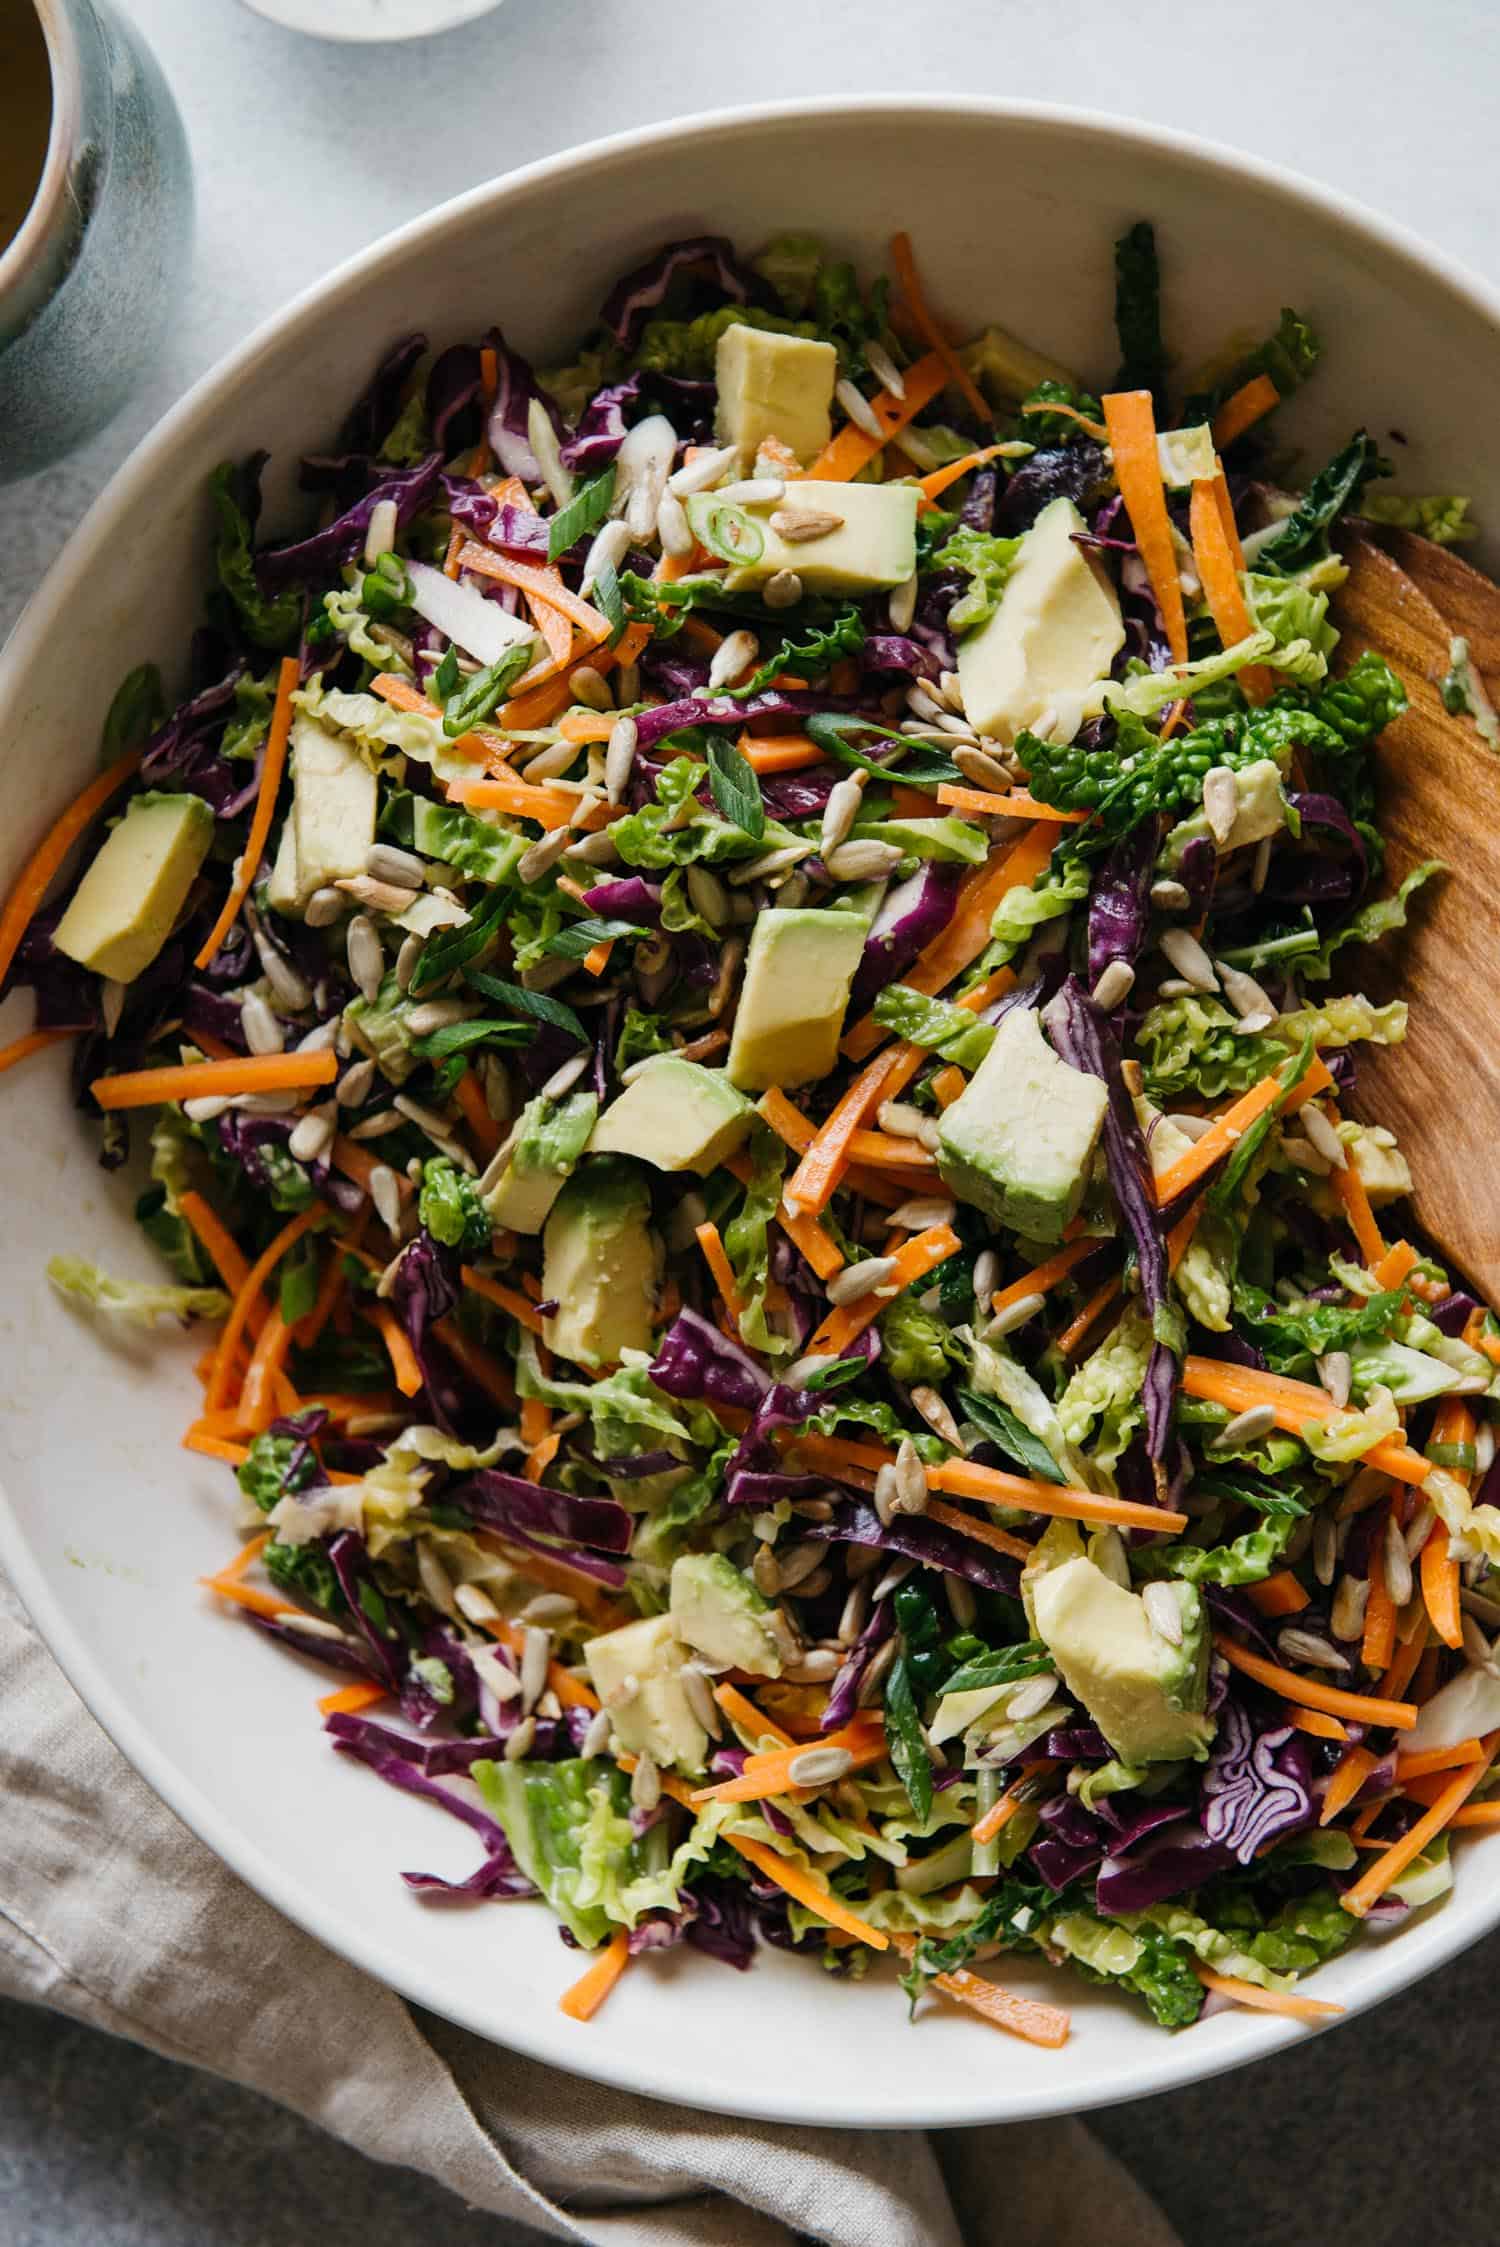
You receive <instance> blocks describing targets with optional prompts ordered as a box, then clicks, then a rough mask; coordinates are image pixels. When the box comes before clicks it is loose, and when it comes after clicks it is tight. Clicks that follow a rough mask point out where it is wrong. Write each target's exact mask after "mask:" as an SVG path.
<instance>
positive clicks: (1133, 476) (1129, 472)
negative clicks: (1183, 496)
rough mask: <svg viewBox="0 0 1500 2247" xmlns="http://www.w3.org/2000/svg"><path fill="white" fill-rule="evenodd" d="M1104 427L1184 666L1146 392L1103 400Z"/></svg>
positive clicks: (1173, 557)
mask: <svg viewBox="0 0 1500 2247" xmlns="http://www.w3.org/2000/svg"><path fill="white" fill-rule="evenodd" d="M1103 405H1104V426H1105V428H1106V429H1107V431H1108V432H1109V442H1110V448H1111V450H1112V451H1113V453H1114V456H1115V481H1116V483H1117V484H1118V485H1119V487H1120V497H1121V498H1122V499H1123V500H1124V502H1125V506H1126V509H1127V511H1128V513H1129V515H1130V523H1131V528H1132V530H1133V531H1134V532H1135V542H1136V545H1137V546H1138V547H1139V549H1140V556H1141V560H1142V561H1143V562H1144V563H1145V565H1146V575H1147V577H1148V578H1149V579H1150V581H1151V590H1152V592H1153V593H1154V594H1155V596H1156V605H1157V607H1158V608H1159V609H1160V611H1161V615H1162V622H1163V623H1164V624H1165V626H1166V631H1167V644H1168V646H1169V647H1170V648H1171V650H1172V661H1173V662H1174V663H1186V661H1187V653H1188V644H1187V618H1186V616H1185V614H1184V612H1183V606H1182V586H1181V584H1180V582H1179V580H1178V576H1177V552H1176V548H1175V547H1174V545H1173V543H1172V524H1171V519H1170V517H1169V516H1168V514H1167V495H1166V492H1165V491H1164V490H1163V488H1162V480H1161V461H1160V459H1159V457H1158V455H1157V450H1156V416H1155V414H1154V413H1153V411H1152V407H1151V393H1150V391H1149V390H1115V391H1111V392H1108V393H1107V394H1106V396H1105V398H1104V400H1103Z"/></svg>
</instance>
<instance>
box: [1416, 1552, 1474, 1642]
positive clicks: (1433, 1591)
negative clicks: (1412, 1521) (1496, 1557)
mask: <svg viewBox="0 0 1500 2247" xmlns="http://www.w3.org/2000/svg"><path fill="white" fill-rule="evenodd" d="M1422 1600H1423V1604H1424V1605H1425V1607H1426V1609H1427V1613H1428V1615H1429V1616H1430V1617H1431V1619H1432V1627H1433V1629H1434V1630H1435V1631H1436V1632H1437V1635H1438V1637H1439V1638H1440V1639H1441V1640H1442V1641H1443V1643H1444V1645H1445V1646H1462V1645H1463V1642H1464V1626H1463V1612H1462V1610H1461V1609H1460V1607H1459V1604H1458V1562H1457V1561H1456V1560H1453V1559H1451V1558H1450V1557H1449V1553H1448V1531H1447V1529H1446V1527H1445V1526H1444V1524H1443V1523H1442V1522H1437V1523H1435V1524H1434V1527H1433V1531H1432V1534H1431V1536H1430V1537H1429V1538H1428V1540H1427V1542H1426V1544H1425V1545H1424V1546H1423V1547H1422Z"/></svg>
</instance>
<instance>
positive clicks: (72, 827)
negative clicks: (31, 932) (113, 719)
mask: <svg viewBox="0 0 1500 2247" xmlns="http://www.w3.org/2000/svg"><path fill="white" fill-rule="evenodd" d="M144 754H145V752H144V750H143V749H130V750H127V751H126V753H125V755H124V756H123V757H117V758H116V760H115V762H114V763H113V764H112V765H111V766H110V767H109V769H108V771H106V772H101V773H100V775H99V777H98V779H97V780H91V781H90V782H89V784H88V786H87V788H85V789H84V790H83V793H82V794H81V795H79V796H75V797H74V799H73V801H72V803H70V804H69V806H68V808H67V810H66V811H64V812H62V813H61V814H60V815H59V816H58V817H57V818H56V819H54V821H53V822H52V825H51V826H50V827H49V828H48V829H47V832H46V834H45V835H44V836H43V837H42V839H41V841H40V842H39V843H38V844H37V846H36V849H35V850H34V851H33V852H32V854H31V856H30V857H29V858H28V859H27V861H26V863H25V865H24V866H23V867H22V868H21V871H20V873H19V874H18V875H17V876H16V881H15V886H14V888H13V889H12V890H11V893H10V895H9V897H8V898H7V899H6V901H5V909H4V911H3V912H0V984H3V983H4V981H5V978H6V976H7V975H8V974H9V973H10V968H11V962H12V961H13V960H14V959H15V956H16V952H17V950H18V949H19V947H20V942H21V939H22V937H23V936H24V935H25V934H26V931H27V929H28V928H29V927H30V926H31V922H32V920H33V918H34V916H35V914H36V911H37V908H38V907H39V906H40V905H41V903H42V900H43V899H44V898H45V896H46V894H47V891H48V890H49V889H50V887H51V886H52V877H53V876H54V874H56V873H57V871H58V869H59V867H60V866H61V865H62V863H63V860H64V859H65V858H66V857H67V855H68V853H69V851H70V850H71V849H72V848H73V845H74V844H75V843H76V842H77V840H78V838H79V836H80V835H82V834H83V833H84V831H85V830H86V829H87V828H88V827H89V825H90V824H91V823H92V821H93V819H94V817H95V815H96V814H97V813H99V812H101V811H102V810H103V809H104V806H105V805H106V804H107V803H108V802H109V801H110V799H111V797H113V796H117V795H118V794H119V792H120V790H121V789H122V788H123V787H124V786H125V783H126V781H127V780H129V779H130V777H131V775H132V774H133V773H134V771H135V769H136V767H137V765H139V763H140V761H141V758H142V756H143V755H144Z"/></svg>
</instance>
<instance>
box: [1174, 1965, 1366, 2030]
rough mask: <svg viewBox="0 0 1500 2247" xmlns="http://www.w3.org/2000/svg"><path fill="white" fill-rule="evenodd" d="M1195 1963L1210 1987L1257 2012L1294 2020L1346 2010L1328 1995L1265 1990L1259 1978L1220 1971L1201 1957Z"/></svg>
mask: <svg viewBox="0 0 1500 2247" xmlns="http://www.w3.org/2000/svg"><path fill="white" fill-rule="evenodd" d="M1191 1963H1192V1968H1193V1972H1194V1973H1195V1974H1196V1975H1197V1977H1198V1979H1199V1981H1200V1982H1201V1983H1202V1984H1203V1987H1204V1988H1205V1989H1206V1990H1217V1991H1218V1993H1219V1995H1220V1997H1230V1998H1233V2000H1234V2002H1235V2004H1236V2005H1244V2006H1246V2007H1248V2008H1249V2009H1250V2010H1251V2011H1252V2012H1255V2013H1284V2014H1285V2015H1286V2016H1287V2018H1288V2019H1289V2020H1292V2021H1335V2020H1337V2019H1338V2018H1339V2017H1340V2015H1341V2014H1342V2013H1343V2010H1344V2008H1343V2006H1342V2005H1331V2004H1330V2003H1329V2002H1328V2000H1327V1999H1326V1998H1321V1997H1299V1996H1298V1994H1297V1993H1296V1991H1295V1990H1263V1989H1262V1988H1261V1986H1260V1984H1259V1982H1242V1981H1241V1980H1240V1979H1239V1977H1238V1975H1235V1974H1216V1973H1215V1972H1214V1971H1213V1968H1212V1967H1210V1966H1204V1965H1203V1964H1202V1963H1201V1962H1200V1961H1199V1960H1197V1959H1194V1960H1192V1962H1191Z"/></svg>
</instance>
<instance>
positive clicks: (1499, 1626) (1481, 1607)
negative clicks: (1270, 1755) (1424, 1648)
mask: <svg viewBox="0 0 1500 2247" xmlns="http://www.w3.org/2000/svg"><path fill="white" fill-rule="evenodd" d="M850 1549H851V1551H852V1550H856V1549H858V1548H855V1547H851V1548H850ZM1458 1596H1459V1600H1460V1602H1461V1603H1462V1605H1463V1607H1464V1609H1465V1610H1466V1612H1467V1613H1468V1614H1470V1615H1477V1616H1478V1618H1479V1620H1480V1622H1481V1623H1488V1624H1489V1626H1490V1628H1491V1629H1492V1630H1500V1600H1493V1599H1487V1598H1486V1597H1485V1595H1484V1593H1483V1592H1476V1591H1473V1590H1471V1589H1469V1588H1468V1587H1465V1589H1464V1590H1463V1591H1461V1592H1460V1593H1459V1595H1458Z"/></svg>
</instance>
